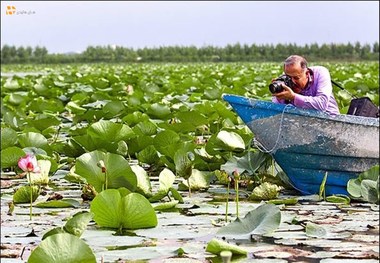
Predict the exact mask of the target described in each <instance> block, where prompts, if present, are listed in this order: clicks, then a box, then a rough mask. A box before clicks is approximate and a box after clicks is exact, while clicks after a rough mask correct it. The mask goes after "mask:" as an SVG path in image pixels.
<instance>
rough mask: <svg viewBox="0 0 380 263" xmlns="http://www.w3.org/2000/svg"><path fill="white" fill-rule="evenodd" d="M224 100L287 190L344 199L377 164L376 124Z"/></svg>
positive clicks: (375, 120) (269, 104)
mask: <svg viewBox="0 0 380 263" xmlns="http://www.w3.org/2000/svg"><path fill="white" fill-rule="evenodd" d="M223 99H224V100H226V101H227V102H228V103H230V105H231V106H232V108H233V109H234V111H235V112H236V113H237V114H238V115H239V116H240V117H241V119H242V120H243V121H244V122H245V124H246V125H247V126H248V127H249V128H250V129H251V131H252V132H253V133H254V136H255V137H254V138H255V141H256V142H257V145H258V147H259V148H261V150H262V151H265V152H268V153H270V154H271V155H272V156H273V158H274V159H275V161H276V162H277V163H278V164H279V166H280V167H281V168H282V169H283V171H284V172H285V173H286V175H287V176H288V177H289V180H290V182H291V184H292V185H293V187H294V188H295V189H297V190H298V191H300V192H301V193H302V194H317V193H319V188H320V185H321V183H322V180H323V178H324V176H325V175H326V174H327V181H326V185H325V191H326V192H325V193H326V195H333V194H346V195H347V194H348V193H347V182H348V181H349V180H350V179H353V178H357V177H358V175H359V174H360V173H361V172H363V171H366V170H368V169H369V168H371V167H372V166H374V165H377V164H379V146H378V142H379V119H378V118H366V117H359V116H351V115H344V114H342V115H337V116H330V115H328V114H326V113H323V112H320V111H315V110H303V109H299V108H296V107H294V106H292V105H282V104H275V103H272V102H268V101H261V100H256V99H249V98H246V97H240V96H235V95H229V94H225V95H223Z"/></svg>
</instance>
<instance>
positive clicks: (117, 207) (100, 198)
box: [90, 189, 157, 229]
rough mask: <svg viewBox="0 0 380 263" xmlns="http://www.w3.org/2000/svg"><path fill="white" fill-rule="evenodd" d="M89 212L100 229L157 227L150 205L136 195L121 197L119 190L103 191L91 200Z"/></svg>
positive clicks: (143, 198) (154, 214)
mask: <svg viewBox="0 0 380 263" xmlns="http://www.w3.org/2000/svg"><path fill="white" fill-rule="evenodd" d="M90 210H91V212H92V213H93V214H94V220H95V222H96V223H97V224H98V225H99V226H101V227H110V228H116V229H120V228H125V229H139V228H149V227H155V226H156V225H157V216H156V212H155V211H154V209H153V207H152V205H151V204H150V202H149V201H148V199H146V198H145V197H144V196H143V195H141V194H138V193H130V194H128V195H126V196H122V195H121V193H120V191H119V190H116V189H108V190H104V191H102V192H101V193H99V194H98V195H96V197H95V198H94V200H92V202H91V208H90Z"/></svg>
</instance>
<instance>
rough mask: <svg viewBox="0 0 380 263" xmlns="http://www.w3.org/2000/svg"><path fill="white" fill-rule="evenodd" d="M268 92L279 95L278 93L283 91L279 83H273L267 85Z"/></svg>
mask: <svg viewBox="0 0 380 263" xmlns="http://www.w3.org/2000/svg"><path fill="white" fill-rule="evenodd" d="M269 90H270V92H272V93H279V92H281V91H283V90H284V89H283V87H282V85H281V82H280V81H275V82H273V83H271V84H270V85H269Z"/></svg>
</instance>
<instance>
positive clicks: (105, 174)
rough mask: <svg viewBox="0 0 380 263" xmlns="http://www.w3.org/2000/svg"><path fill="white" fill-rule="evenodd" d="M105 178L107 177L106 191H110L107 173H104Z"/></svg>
mask: <svg viewBox="0 0 380 263" xmlns="http://www.w3.org/2000/svg"><path fill="white" fill-rule="evenodd" d="M104 176H105V177H106V187H105V188H106V190H107V189H108V178H107V172H105V173H104Z"/></svg>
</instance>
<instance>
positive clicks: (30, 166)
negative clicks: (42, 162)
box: [18, 154, 40, 173]
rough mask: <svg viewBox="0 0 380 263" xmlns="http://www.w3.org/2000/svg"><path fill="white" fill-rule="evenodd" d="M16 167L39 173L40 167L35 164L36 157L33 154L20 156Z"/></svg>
mask: <svg viewBox="0 0 380 263" xmlns="http://www.w3.org/2000/svg"><path fill="white" fill-rule="evenodd" d="M18 167H20V169H22V170H23V171H24V172H29V173H30V172H33V173H39V172H40V167H39V166H38V164H37V158H36V157H35V156H34V155H30V154H27V155H26V156H25V157H22V158H20V160H19V161H18Z"/></svg>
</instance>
